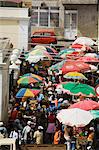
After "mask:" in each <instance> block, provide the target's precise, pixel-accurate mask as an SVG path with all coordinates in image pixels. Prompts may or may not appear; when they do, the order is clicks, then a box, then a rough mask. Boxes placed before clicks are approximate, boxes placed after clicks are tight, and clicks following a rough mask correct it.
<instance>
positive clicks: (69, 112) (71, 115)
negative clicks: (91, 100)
mask: <svg viewBox="0 0 99 150" xmlns="http://www.w3.org/2000/svg"><path fill="white" fill-rule="evenodd" d="M57 119H58V120H59V121H60V122H62V123H63V124H65V125H69V126H76V127H84V126H86V125H87V124H89V123H90V121H91V120H92V119H93V116H92V115H91V113H90V112H89V111H85V110H82V109H78V108H73V109H62V110H61V111H60V112H59V113H58V114H57Z"/></svg>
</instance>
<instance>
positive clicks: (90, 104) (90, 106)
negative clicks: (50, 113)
mask: <svg viewBox="0 0 99 150" xmlns="http://www.w3.org/2000/svg"><path fill="white" fill-rule="evenodd" d="M69 108H80V109H83V110H87V111H88V110H94V109H99V103H97V102H95V101H93V100H82V101H80V102H77V103H75V104H73V105H71V106H70V107H69Z"/></svg>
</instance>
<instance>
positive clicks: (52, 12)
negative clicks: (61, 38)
mask: <svg viewBox="0 0 99 150" xmlns="http://www.w3.org/2000/svg"><path fill="white" fill-rule="evenodd" d="M31 22H32V23H31V24H32V25H33V26H44V27H59V8H57V7H49V8H48V7H47V8H40V7H33V8H32V15H31Z"/></svg>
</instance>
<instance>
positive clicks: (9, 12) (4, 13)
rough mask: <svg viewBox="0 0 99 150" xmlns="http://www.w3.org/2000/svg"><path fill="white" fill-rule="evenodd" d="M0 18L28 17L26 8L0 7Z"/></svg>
mask: <svg viewBox="0 0 99 150" xmlns="http://www.w3.org/2000/svg"><path fill="white" fill-rule="evenodd" d="M0 17H19V18H25V17H28V8H15V7H14V8H13V7H0Z"/></svg>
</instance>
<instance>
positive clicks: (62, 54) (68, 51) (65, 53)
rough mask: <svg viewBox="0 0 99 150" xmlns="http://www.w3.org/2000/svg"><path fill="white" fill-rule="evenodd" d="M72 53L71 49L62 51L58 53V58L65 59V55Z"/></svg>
mask: <svg viewBox="0 0 99 150" xmlns="http://www.w3.org/2000/svg"><path fill="white" fill-rule="evenodd" d="M74 51H75V49H73V48H68V49H64V50H61V51H60V52H59V54H58V56H60V57H61V58H65V57H66V55H68V54H71V53H72V52H74Z"/></svg>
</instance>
